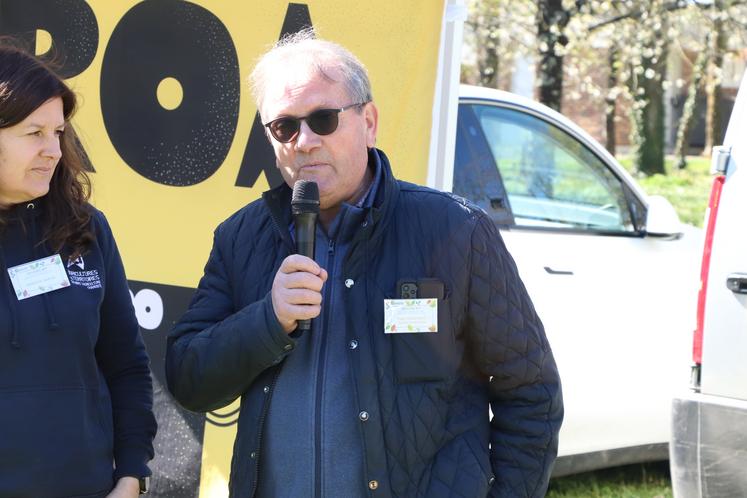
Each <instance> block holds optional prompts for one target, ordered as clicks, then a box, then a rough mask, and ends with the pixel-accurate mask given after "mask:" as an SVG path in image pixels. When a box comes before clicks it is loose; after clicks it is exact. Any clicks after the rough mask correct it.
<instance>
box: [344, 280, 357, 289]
mask: <svg viewBox="0 0 747 498" xmlns="http://www.w3.org/2000/svg"><path fill="white" fill-rule="evenodd" d="M354 285H355V282H354V281H353V279H352V278H348V279H346V280H345V287H347V288H348V289H349V288H351V287H352V286H354Z"/></svg>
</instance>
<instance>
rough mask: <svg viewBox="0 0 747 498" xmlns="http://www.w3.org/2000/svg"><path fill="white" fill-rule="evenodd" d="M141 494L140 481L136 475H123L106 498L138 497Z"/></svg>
mask: <svg viewBox="0 0 747 498" xmlns="http://www.w3.org/2000/svg"><path fill="white" fill-rule="evenodd" d="M139 495H140V482H139V481H138V480H137V479H135V478H134V477H121V478H120V479H119V480H118V481H117V485H116V486H114V489H112V491H111V493H109V494H108V495H106V498H137V497H138V496H139Z"/></svg>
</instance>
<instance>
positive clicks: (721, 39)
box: [703, 0, 726, 156]
mask: <svg viewBox="0 0 747 498" xmlns="http://www.w3.org/2000/svg"><path fill="white" fill-rule="evenodd" d="M723 8H724V2H723V0H715V1H714V3H713V12H714V18H713V31H712V32H711V43H710V45H709V47H708V51H709V52H710V54H709V55H710V57H709V63H708V71H707V73H706V126H705V146H704V147H703V155H704V156H710V155H711V151H712V150H713V146H714V145H718V144H717V142H721V140H723V137H722V136H721V135H722V130H721V112H720V109H719V104H720V102H721V74H720V73H721V68H722V67H723V63H724V52H725V51H726V36H724V26H723V21H722V20H721V17H720V16H719V15H718V14H719V13H720V12H721V11H722V10H723Z"/></svg>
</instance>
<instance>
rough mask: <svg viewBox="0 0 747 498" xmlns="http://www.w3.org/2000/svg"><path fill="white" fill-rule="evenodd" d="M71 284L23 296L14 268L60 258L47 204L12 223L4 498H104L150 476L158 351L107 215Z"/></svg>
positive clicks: (1, 320) (1, 299)
mask: <svg viewBox="0 0 747 498" xmlns="http://www.w3.org/2000/svg"><path fill="white" fill-rule="evenodd" d="M90 209H91V212H92V219H91V229H92V231H93V232H94V234H95V237H96V240H95V242H94V243H93V244H91V246H90V247H89V249H88V250H87V251H86V252H85V253H84V254H83V256H82V257H81V258H78V259H76V260H75V261H70V260H69V258H68V256H69V252H66V251H65V250H63V252H62V254H61V256H62V260H63V263H64V264H65V266H66V268H67V273H68V278H69V280H70V284H71V285H70V286H69V287H66V288H63V289H59V290H55V291H52V292H49V293H47V294H42V295H38V296H34V297H31V298H28V299H24V300H20V301H19V300H18V299H17V298H16V295H15V293H14V291H13V286H12V283H11V280H10V278H9V275H8V271H7V270H8V268H10V267H13V266H16V265H19V264H23V263H28V262H30V261H34V260H37V259H40V258H42V257H45V256H50V255H53V254H54V253H53V252H51V251H50V250H49V249H48V247H46V245H45V244H39V241H40V238H41V234H42V230H43V226H44V223H43V221H44V202H43V200H37V201H34V202H30V203H24V204H21V205H16V206H14V207H12V208H11V209H10V210H9V211H5V212H4V213H3V215H4V218H5V219H6V220H7V221H8V223H7V224H6V225H5V227H3V228H0V271H1V272H2V274H0V498H10V497H13V498H32V497H33V498H56V497H66V498H69V497H99V496H105V495H106V493H108V492H109V491H110V490H111V489H112V487H113V485H114V484H115V482H116V480H117V479H118V478H119V477H122V476H133V477H142V476H146V475H149V474H150V471H149V470H148V467H147V462H148V461H149V460H150V459H151V458H153V437H154V436H155V432H156V421H155V418H154V416H153V410H152V408H153V389H152V384H151V378H150V371H149V367H148V357H147V354H146V352H145V347H144V344H143V341H142V338H141V336H140V331H139V328H138V324H137V318H136V316H135V311H134V309H133V306H132V300H131V298H130V292H129V288H128V286H127V281H126V279H125V274H124V269H123V267H122V261H121V259H120V256H119V252H118V250H117V247H116V244H115V242H114V239H113V237H112V233H111V229H110V228H109V225H108V223H107V221H106V219H105V218H104V215H103V214H102V213H101V212H99V211H97V210H96V209H94V208H92V207H91V208H90Z"/></svg>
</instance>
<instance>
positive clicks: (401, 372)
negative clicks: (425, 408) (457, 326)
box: [387, 299, 459, 384]
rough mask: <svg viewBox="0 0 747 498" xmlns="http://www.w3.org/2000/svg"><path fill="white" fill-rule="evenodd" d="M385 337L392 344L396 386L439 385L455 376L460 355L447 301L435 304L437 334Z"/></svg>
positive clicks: (403, 334)
mask: <svg viewBox="0 0 747 498" xmlns="http://www.w3.org/2000/svg"><path fill="white" fill-rule="evenodd" d="M387 335H388V337H389V339H390V341H391V344H392V357H393V362H394V373H395V375H396V378H397V382H398V383H400V384H404V383H410V382H433V381H441V380H445V379H449V378H451V377H453V375H454V374H455V373H456V370H457V368H458V366H459V354H458V351H457V348H456V343H455V337H454V331H453V329H452V325H451V315H450V312H449V301H448V299H439V300H438V330H437V332H420V333H403V332H398V333H392V334H387Z"/></svg>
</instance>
